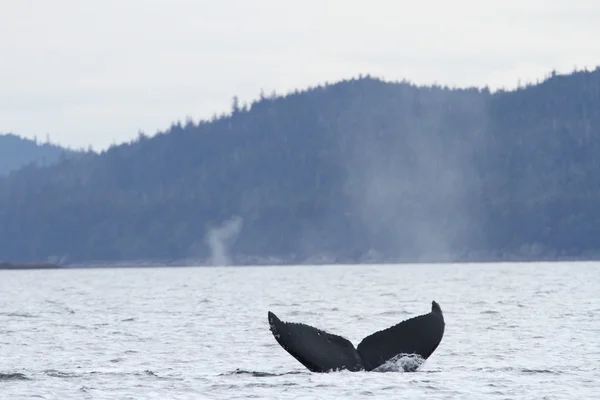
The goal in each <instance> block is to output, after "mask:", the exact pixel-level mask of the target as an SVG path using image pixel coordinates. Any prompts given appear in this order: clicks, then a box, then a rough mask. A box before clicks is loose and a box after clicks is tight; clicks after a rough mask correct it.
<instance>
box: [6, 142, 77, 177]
mask: <svg viewBox="0 0 600 400" xmlns="http://www.w3.org/2000/svg"><path fill="white" fill-rule="evenodd" d="M63 153H66V154H69V153H71V151H70V150H67V149H65V148H62V147H60V146H57V145H54V144H51V143H38V142H37V141H35V140H30V139H25V138H22V137H19V136H17V135H13V134H2V133H0V175H6V174H8V173H9V172H11V171H15V170H17V169H19V168H21V167H23V166H25V165H28V164H30V163H37V164H39V165H48V164H51V163H53V162H55V161H57V160H58V159H59V157H60V156H61V154H63Z"/></svg>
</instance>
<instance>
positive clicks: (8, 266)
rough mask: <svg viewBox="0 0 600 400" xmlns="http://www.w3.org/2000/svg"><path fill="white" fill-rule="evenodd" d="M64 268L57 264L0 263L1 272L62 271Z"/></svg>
mask: <svg viewBox="0 0 600 400" xmlns="http://www.w3.org/2000/svg"><path fill="white" fill-rule="evenodd" d="M60 268H64V267H61V266H60V265H57V264H41V263H32V264H12V263H7V262H0V270H27V269H60Z"/></svg>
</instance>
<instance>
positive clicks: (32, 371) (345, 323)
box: [0, 263, 600, 400]
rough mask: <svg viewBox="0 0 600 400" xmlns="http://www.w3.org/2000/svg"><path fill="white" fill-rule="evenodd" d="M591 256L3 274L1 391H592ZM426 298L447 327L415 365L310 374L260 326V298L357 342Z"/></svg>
mask: <svg viewBox="0 0 600 400" xmlns="http://www.w3.org/2000/svg"><path fill="white" fill-rule="evenodd" d="M598 267H600V264H598V263H544V264H542V263H522V264H512V263H506V264H439V265H432V264H423V265H410V264H409V265H390V266H386V265H356V266H322V267H318V266H298V267H227V268H218V267H217V268H157V269H88V270H64V271H63V270H53V271H0V360H1V362H0V394H1V396H0V397H2V398H6V399H11V400H13V399H19V400H20V399H31V398H44V399H62V400H68V399H125V398H128V399H148V398H161V399H236V398H249V397H254V398H277V399H287V398H290V399H291V398H294V399H297V398H306V399H315V398H318V399H336V400H337V399H340V398H344V399H363V398H365V397H369V396H375V397H376V398H378V399H379V398H380V399H397V398H399V397H402V398H427V399H433V400H435V399H448V398H458V399H477V400H480V399H506V398H515V399H541V398H546V399H596V398H597V382H598V376H599V375H600V341H598V340H596V338H597V337H598V335H599V334H600V322H599V321H600V319H599V318H598V316H599V315H600V300H598V296H597V293H598V290H600V275H599V274H598V273H597V271H598ZM25 288H26V289H27V290H25ZM357 293H359V294H360V295H357ZM432 300H436V301H438V302H439V304H440V306H441V308H442V310H443V312H444V316H445V320H446V332H445V335H444V338H443V340H442V342H441V344H440V346H439V348H438V349H437V350H436V351H435V353H434V354H433V355H432V356H431V357H430V358H429V359H428V360H427V361H426V362H425V363H424V364H423V365H422V366H421V367H420V368H419V370H418V371H417V372H414V373H405V372H399V371H401V369H399V368H391V369H388V370H389V371H391V372H372V373H367V372H359V373H351V372H335V373H328V374H313V373H310V372H309V371H308V370H306V369H305V368H304V367H303V366H302V365H301V364H300V363H298V362H297V361H296V360H294V359H293V358H292V357H291V356H290V355H289V354H288V353H287V352H285V351H284V350H283V349H282V348H281V347H280V346H279V345H278V344H277V343H276V341H275V339H274V338H273V336H272V334H271V332H270V331H269V328H268V323H267V311H269V310H270V311H273V312H275V313H276V314H277V315H278V316H279V317H280V318H282V319H283V320H285V321H290V322H304V323H307V324H310V325H313V326H316V327H319V328H321V329H324V330H326V331H329V332H331V333H335V334H339V335H342V336H344V337H346V338H347V339H349V340H350V341H352V343H354V344H355V345H356V344H357V343H359V342H360V340H361V339H362V338H364V337H365V336H367V335H369V334H371V333H373V332H374V331H376V330H380V329H384V328H387V327H389V326H391V325H393V324H396V323H397V322H399V321H401V320H404V319H407V318H410V317H412V316H415V315H419V314H423V313H426V312H428V311H429V310H430V307H431V301H432Z"/></svg>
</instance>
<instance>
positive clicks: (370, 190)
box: [344, 87, 488, 261]
mask: <svg viewBox="0 0 600 400" xmlns="http://www.w3.org/2000/svg"><path fill="white" fill-rule="evenodd" d="M404 91H405V94H404V97H403V98H401V99H392V100H389V99H387V100H386V102H383V101H382V104H381V108H382V110H381V113H382V114H384V115H386V113H389V116H388V118H390V119H391V121H390V122H389V123H386V120H385V119H383V121H384V122H383V124H382V127H378V126H373V127H366V128H365V129H364V132H363V133H364V134H363V135H359V136H355V137H353V142H354V143H353V146H354V148H355V149H356V150H355V153H352V154H351V155H350V156H349V157H348V159H346V160H344V164H345V165H347V170H348V179H347V182H346V194H347V196H348V198H349V199H350V204H351V210H352V211H351V213H352V215H353V216H355V217H357V218H358V219H359V220H360V221H361V223H362V225H363V227H364V229H365V231H366V232H367V234H366V236H367V237H370V238H374V239H372V241H371V243H370V246H371V247H372V248H375V249H379V250H380V251H383V252H384V253H387V254H388V255H390V256H391V257H393V258H395V259H400V260H402V259H404V258H410V259H415V258H416V259H423V260H435V261H443V260H447V259H453V258H456V256H459V255H460V254H462V253H464V252H465V251H466V249H468V248H470V247H473V246H474V243H473V240H472V239H473V231H474V230H475V229H473V228H474V227H475V226H478V225H480V224H481V220H480V219H481V218H480V215H479V214H478V212H477V209H476V208H474V207H472V204H473V203H474V202H476V200H477V196H478V183H479V182H478V178H477V173H478V171H477V166H478V163H477V158H478V157H480V153H481V152H483V151H484V150H485V148H486V143H485V142H486V140H487V139H486V136H485V135H483V134H482V132H484V131H485V130H486V126H487V121H488V116H487V112H488V111H487V106H486V101H487V97H486V96H485V95H483V94H480V93H478V92H477V91H472V92H468V91H467V92H465V93H464V94H463V98H462V102H461V101H453V102H452V104H450V103H449V94H448V93H447V92H444V91H443V90H441V89H439V90H438V89H435V90H433V92H434V94H432V95H431V96H430V97H429V98H428V99H429V100H427V101H435V102H436V103H435V104H428V105H427V106H426V107H425V106H424V104H423V101H426V100H424V99H421V98H420V94H419V92H417V91H416V90H414V89H413V88H410V87H406V88H404ZM457 98H458V96H457ZM432 99H433V100H432ZM455 100H456V99H455ZM373 101H377V99H375V100H373ZM390 104H392V105H395V106H396V107H397V109H398V110H397V112H396V113H394V112H393V111H390V110H387V109H386V107H387V108H389V107H390ZM466 115H468V118H465V116H466Z"/></svg>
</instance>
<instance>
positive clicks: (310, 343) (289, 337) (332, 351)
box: [268, 311, 363, 372]
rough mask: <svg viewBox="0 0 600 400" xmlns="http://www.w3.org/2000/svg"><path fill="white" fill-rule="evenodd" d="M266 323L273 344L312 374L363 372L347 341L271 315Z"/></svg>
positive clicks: (355, 353)
mask: <svg viewBox="0 0 600 400" xmlns="http://www.w3.org/2000/svg"><path fill="white" fill-rule="evenodd" d="M268 319H269V326H270V329H271V332H272V333H273V336H275V340H277V342H278V343H279V344H280V345H281V347H283V348H284V349H285V350H286V351H287V352H288V353H290V354H291V355H292V356H293V357H294V358H295V359H296V360H298V361H300V362H301V363H302V364H303V365H304V366H305V367H306V368H308V369H309V370H311V371H312V372H327V371H332V370H340V369H347V370H350V371H359V370H361V369H363V365H362V362H361V360H360V356H359V355H358V353H357V351H356V349H355V348H354V346H353V345H352V343H350V341H349V340H347V339H345V338H343V337H341V336H337V335H332V334H330V333H327V332H325V331H322V330H320V329H317V328H313V327H312V326H309V325H305V324H297V323H289V322H283V321H281V320H280V319H279V318H277V316H276V315H275V314H273V313H272V312H271V311H269V313H268Z"/></svg>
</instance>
